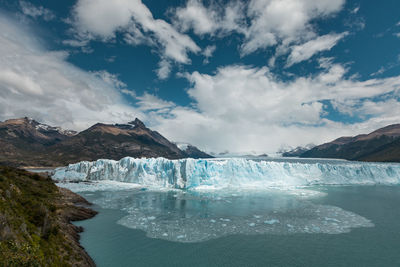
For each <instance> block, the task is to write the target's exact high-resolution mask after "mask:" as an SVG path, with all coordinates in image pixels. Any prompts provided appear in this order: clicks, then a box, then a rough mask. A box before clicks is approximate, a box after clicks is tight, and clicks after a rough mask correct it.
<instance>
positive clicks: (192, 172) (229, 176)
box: [53, 157, 400, 189]
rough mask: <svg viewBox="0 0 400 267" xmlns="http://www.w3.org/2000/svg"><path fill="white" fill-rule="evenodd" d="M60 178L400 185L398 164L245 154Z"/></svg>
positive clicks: (124, 163) (127, 165)
mask: <svg viewBox="0 0 400 267" xmlns="http://www.w3.org/2000/svg"><path fill="white" fill-rule="evenodd" d="M53 179H55V180H58V181H100V180H111V181H118V182H126V183H135V184H140V185H143V186H156V187H165V188H178V189H196V188H202V187H203V188H204V187H205V188H207V187H210V188H227V187H233V188H234V187H240V188H243V187H252V188H259V187H282V186H309V185H347V184H400V164H381V163H361V162H338V163H323V162H320V163H316V162H314V163H294V162H277V161H255V160H250V159H243V158H230V159H180V160H168V159H165V158H148V159H145V158H141V159H138V158H131V157H126V158H123V159H121V160H119V161H115V160H105V159H101V160H97V161H94V162H87V161H82V162H79V163H76V164H70V165H69V166H67V167H62V168H57V169H56V170H55V173H54V175H53Z"/></svg>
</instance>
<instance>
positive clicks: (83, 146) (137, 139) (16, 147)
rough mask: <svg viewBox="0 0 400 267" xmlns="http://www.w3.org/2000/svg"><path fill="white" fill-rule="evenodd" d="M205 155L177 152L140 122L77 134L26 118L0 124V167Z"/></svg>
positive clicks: (111, 125) (98, 126)
mask: <svg viewBox="0 0 400 267" xmlns="http://www.w3.org/2000/svg"><path fill="white" fill-rule="evenodd" d="M205 155H207V154H205V153H203V154H202V153H199V151H198V150H193V151H182V150H180V149H179V148H178V147H177V146H176V145H175V144H174V143H172V142H170V141H168V140H167V139H166V138H165V137H163V136H162V135H161V134H159V133H158V132H156V131H152V130H151V129H149V128H147V127H146V126H145V125H144V124H143V122H141V121H140V120H139V119H135V120H134V121H132V122H129V123H128V124H103V123H97V124H95V125H93V126H92V127H90V128H88V129H86V130H84V131H82V132H80V133H76V132H73V131H65V130H62V129H61V128H58V127H51V126H49V125H45V124H40V123H38V122H36V121H34V120H32V119H29V118H21V119H12V120H7V121H5V122H0V163H3V164H8V165H13V166H61V165H66V164H69V163H74V162H78V161H82V160H89V161H92V160H97V159H100V158H107V159H115V160H119V159H121V158H123V157H126V156H131V157H165V158H169V159H178V158H185V157H200V156H205ZM209 157H210V156H209Z"/></svg>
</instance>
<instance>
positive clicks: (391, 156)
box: [282, 124, 400, 162]
mask: <svg viewBox="0 0 400 267" xmlns="http://www.w3.org/2000/svg"><path fill="white" fill-rule="evenodd" d="M282 155H283V156H285V157H293V156H297V157H301V158H339V159H347V160H359V161H378V162H379V161H380V162H400V124H393V125H389V126H386V127H383V128H380V129H378V130H376V131H373V132H371V133H369V134H360V135H357V136H352V137H351V136H346V137H340V138H338V139H335V140H333V141H332V142H329V143H325V144H322V145H319V146H315V147H313V148H310V149H301V148H296V149H295V150H292V151H288V152H285V153H282Z"/></svg>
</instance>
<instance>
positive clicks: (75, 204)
mask: <svg viewBox="0 0 400 267" xmlns="http://www.w3.org/2000/svg"><path fill="white" fill-rule="evenodd" d="M57 188H58V191H59V192H60V194H61V196H62V199H61V201H62V202H63V204H64V205H66V207H65V208H64V209H63V212H62V214H61V216H62V218H63V220H64V223H65V231H66V232H67V234H68V235H69V237H70V238H71V239H72V240H73V241H74V242H75V244H76V245H77V246H78V248H79V249H80V250H81V251H80V253H81V254H82V256H83V257H84V259H85V261H86V263H87V266H96V264H95V262H94V261H93V259H92V258H91V257H90V256H89V254H88V253H87V251H86V250H85V248H84V247H83V246H82V245H81V243H80V242H79V241H80V233H82V232H83V231H84V228H83V227H81V226H76V225H74V224H73V223H72V222H74V221H83V220H87V219H91V218H93V217H94V216H96V215H97V214H98V212H97V211H95V210H93V209H90V208H88V206H91V205H92V203H90V202H89V201H87V200H86V199H85V198H84V197H82V196H80V195H78V194H76V193H74V192H72V191H71V190H69V189H66V188H61V187H58V186H57Z"/></svg>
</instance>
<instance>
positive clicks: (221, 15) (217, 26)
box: [173, 0, 245, 35]
mask: <svg viewBox="0 0 400 267" xmlns="http://www.w3.org/2000/svg"><path fill="white" fill-rule="evenodd" d="M244 7H245V6H244V4H243V3H242V2H240V1H231V2H228V3H227V4H226V5H224V6H222V7H221V6H219V5H217V4H216V3H214V2H211V3H210V5H209V6H205V5H204V4H203V3H202V2H201V1H200V0H189V1H187V2H186V5H185V6H183V7H178V8H176V9H175V10H173V13H174V25H175V26H176V27H177V28H179V29H180V30H182V31H189V30H190V29H192V30H193V32H194V33H195V34H197V35H205V34H210V35H215V34H227V33H229V32H231V31H238V32H242V31H244V29H243V26H244V19H245V16H244Z"/></svg>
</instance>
